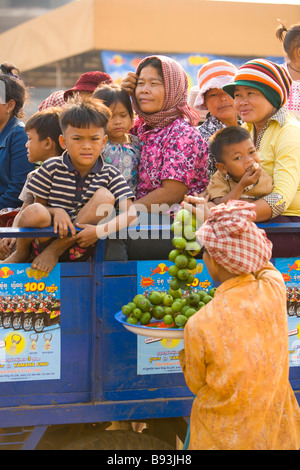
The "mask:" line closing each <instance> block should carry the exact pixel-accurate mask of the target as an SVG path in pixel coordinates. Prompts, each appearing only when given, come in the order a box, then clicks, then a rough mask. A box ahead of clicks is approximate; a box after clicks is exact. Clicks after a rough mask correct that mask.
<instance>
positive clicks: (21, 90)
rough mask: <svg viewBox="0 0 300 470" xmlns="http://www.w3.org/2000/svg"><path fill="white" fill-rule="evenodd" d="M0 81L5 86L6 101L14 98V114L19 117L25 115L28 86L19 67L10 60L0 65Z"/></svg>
mask: <svg viewBox="0 0 300 470" xmlns="http://www.w3.org/2000/svg"><path fill="white" fill-rule="evenodd" d="M0 81H2V82H4V86H5V103H8V102H9V101H10V100H14V102H15V107H14V109H13V112H12V115H13V116H15V117H18V118H22V117H24V114H23V106H24V104H25V102H26V100H27V98H28V94H27V87H26V86H25V83H24V82H23V80H22V78H21V77H20V71H19V69H18V68H17V67H16V66H15V65H14V64H11V63H9V62H4V63H2V64H1V65H0Z"/></svg>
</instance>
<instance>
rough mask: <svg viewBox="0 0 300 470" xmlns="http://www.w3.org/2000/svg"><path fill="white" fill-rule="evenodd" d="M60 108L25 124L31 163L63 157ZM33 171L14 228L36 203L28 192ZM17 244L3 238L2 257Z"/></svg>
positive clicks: (22, 195)
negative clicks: (21, 214) (23, 213)
mask: <svg viewBox="0 0 300 470" xmlns="http://www.w3.org/2000/svg"><path fill="white" fill-rule="evenodd" d="M59 114H60V108H55V107H52V108H49V109H46V110H45V111H41V112H37V113H35V114H33V116H31V117H30V118H29V119H28V121H27V122H26V124H25V132H26V134H27V138H28V140H27V142H26V148H27V157H28V160H29V162H30V163H36V164H37V163H43V162H45V161H46V160H48V158H51V157H55V156H57V155H61V154H62V152H63V149H62V148H61V146H60V143H59V136H60V134H61V128H60V124H59ZM36 171H37V169H36V170H33V171H31V172H30V173H29V174H28V175H27V180H26V182H25V184H24V186H23V189H22V191H21V193H20V195H19V199H20V200H21V201H23V205H22V206H21V208H20V212H19V213H18V214H17V216H16V217H15V219H14V222H13V227H17V226H18V218H19V216H20V213H21V212H22V211H23V210H24V209H25V208H26V207H27V206H28V205H29V204H33V203H34V195H33V194H32V193H31V192H30V191H28V189H27V183H28V182H29V181H30V179H31V178H32V176H33V175H34V173H35V172H36ZM15 243H16V239H15V238H3V239H2V240H1V241H0V257H1V259H5V258H6V257H7V256H8V255H10V254H11V251H12V249H13V248H14V246H15Z"/></svg>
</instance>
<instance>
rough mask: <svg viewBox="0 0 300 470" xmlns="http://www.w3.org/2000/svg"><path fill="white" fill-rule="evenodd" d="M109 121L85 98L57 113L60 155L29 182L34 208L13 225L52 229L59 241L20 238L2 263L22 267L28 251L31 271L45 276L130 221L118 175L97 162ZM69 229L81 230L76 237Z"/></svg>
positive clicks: (123, 184)
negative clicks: (39, 271)
mask: <svg viewBox="0 0 300 470" xmlns="http://www.w3.org/2000/svg"><path fill="white" fill-rule="evenodd" d="M110 115H111V113H110V111H109V109H108V108H107V107H106V106H104V105H103V104H102V103H101V102H100V101H99V100H96V99H91V98H86V99H82V100H81V99H78V100H76V101H74V102H70V103H69V104H68V105H66V106H65V107H64V108H63V110H62V112H61V115H60V126H61V130H62V135H61V136H60V138H59V142H60V145H61V147H62V148H65V149H66V151H65V152H64V153H63V155H62V156H60V157H54V158H51V159H49V160H47V161H46V162H45V163H44V164H43V165H42V166H41V167H40V168H39V169H38V171H37V172H36V173H35V175H34V176H33V177H32V178H31V180H30V181H29V183H28V185H27V186H28V189H29V191H31V192H32V193H33V194H34V196H35V203H34V204H31V205H29V206H28V207H27V208H26V209H24V211H22V213H21V215H20V218H19V220H18V226H19V227H40V228H42V227H48V226H51V225H53V227H54V232H55V233H58V235H59V238H57V239H52V238H51V239H47V240H45V239H43V240H42V241H35V240H33V239H23V238H20V239H18V248H17V251H16V252H15V253H13V254H12V255H11V256H10V257H9V258H7V259H6V262H7V263H13V262H15V263H22V262H26V261H27V262H28V261H29V259H30V255H31V247H33V251H34V256H35V257H34V259H33V261H32V267H33V268H35V269H39V270H41V271H44V272H50V271H51V270H52V269H53V268H54V266H55V265H56V264H57V262H58V261H70V260H72V259H77V258H80V259H81V260H83V259H87V258H88V257H89V256H90V255H91V253H92V251H93V248H94V244H95V242H96V241H97V240H98V238H102V237H107V236H108V235H109V234H111V233H114V232H116V231H118V230H120V229H122V228H126V227H127V226H128V225H129V223H131V222H132V221H134V220H135V218H136V211H135V210H134V206H133V203H132V200H133V199H134V196H133V194H132V191H131V190H130V188H129V187H128V185H127V183H126V181H125V179H124V177H123V176H122V175H121V174H120V172H119V171H118V170H117V169H116V168H115V167H114V166H112V165H108V164H106V163H104V162H103V160H102V157H101V152H102V150H103V149H104V147H105V145H106V141H107V136H106V135H105V131H106V125H107V122H108V120H109V118H110ZM114 206H115V207H118V209H119V210H120V214H119V215H118V216H116V217H114V218H112V219H111V220H109V222H107V223H105V224H101V225H97V224H99V222H100V221H101V220H102V219H103V218H104V217H106V216H107V215H111V213H112V211H113V209H114ZM75 227H78V228H80V229H82V230H81V231H80V232H79V233H76V228H75ZM69 232H70V234H71V236H69ZM63 255H64V256H63Z"/></svg>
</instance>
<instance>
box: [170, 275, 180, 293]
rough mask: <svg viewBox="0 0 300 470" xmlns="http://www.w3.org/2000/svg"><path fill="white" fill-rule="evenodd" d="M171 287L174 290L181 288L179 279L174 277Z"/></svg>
mask: <svg viewBox="0 0 300 470" xmlns="http://www.w3.org/2000/svg"><path fill="white" fill-rule="evenodd" d="M169 287H170V289H172V290H177V289H179V284H178V280H177V279H176V278H173V279H172V280H171V281H170V284H169Z"/></svg>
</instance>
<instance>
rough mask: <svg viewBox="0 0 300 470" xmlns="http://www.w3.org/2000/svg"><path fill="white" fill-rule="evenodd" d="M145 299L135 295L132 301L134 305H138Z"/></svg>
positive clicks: (141, 295)
mask: <svg viewBox="0 0 300 470" xmlns="http://www.w3.org/2000/svg"><path fill="white" fill-rule="evenodd" d="M145 298H146V297H145V296H144V295H143V294H137V295H136V296H135V297H134V299H133V302H134V303H135V305H137V304H138V302H139V300H144V299H145Z"/></svg>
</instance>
